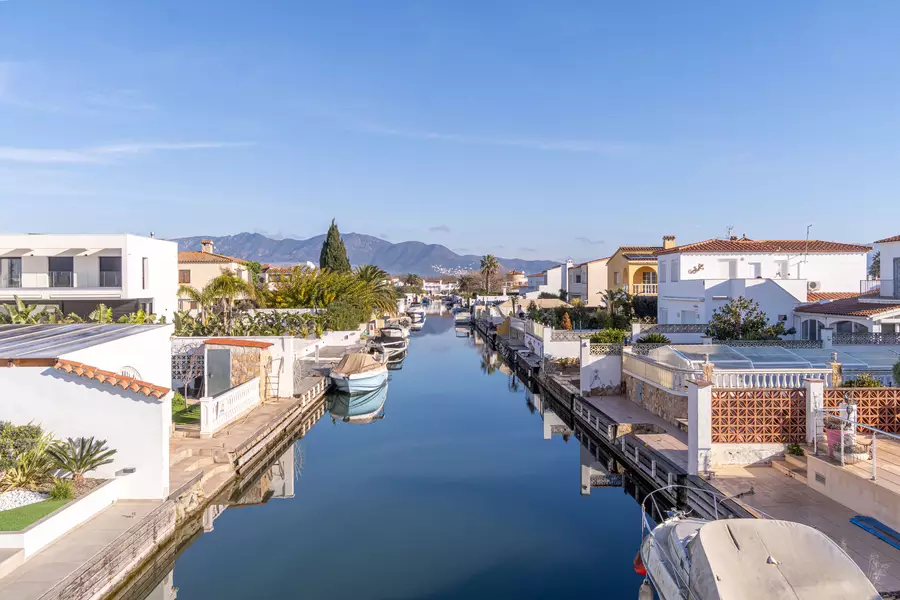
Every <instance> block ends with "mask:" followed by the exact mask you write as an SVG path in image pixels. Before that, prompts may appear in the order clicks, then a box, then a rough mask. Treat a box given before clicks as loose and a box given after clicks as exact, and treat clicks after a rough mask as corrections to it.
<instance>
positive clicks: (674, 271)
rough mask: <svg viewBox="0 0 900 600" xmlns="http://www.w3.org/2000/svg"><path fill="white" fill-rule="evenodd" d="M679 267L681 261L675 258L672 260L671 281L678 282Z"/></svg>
mask: <svg viewBox="0 0 900 600" xmlns="http://www.w3.org/2000/svg"><path fill="white" fill-rule="evenodd" d="M679 269H681V262H680V261H679V260H678V259H677V258H676V259H675V260H673V261H672V283H677V282H678V275H679Z"/></svg>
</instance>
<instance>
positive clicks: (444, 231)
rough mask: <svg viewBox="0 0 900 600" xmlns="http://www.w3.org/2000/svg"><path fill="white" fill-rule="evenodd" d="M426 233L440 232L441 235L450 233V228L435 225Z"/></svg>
mask: <svg viewBox="0 0 900 600" xmlns="http://www.w3.org/2000/svg"><path fill="white" fill-rule="evenodd" d="M428 231H435V232H437V231H440V232H443V233H450V227H449V226H448V225H435V226H434V227H429V228H428Z"/></svg>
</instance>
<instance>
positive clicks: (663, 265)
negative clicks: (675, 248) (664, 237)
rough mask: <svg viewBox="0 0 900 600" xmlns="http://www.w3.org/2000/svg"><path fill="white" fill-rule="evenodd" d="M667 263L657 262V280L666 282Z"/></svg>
mask: <svg viewBox="0 0 900 600" xmlns="http://www.w3.org/2000/svg"><path fill="white" fill-rule="evenodd" d="M668 266H669V265H668V263H664V262H661V263H659V282H660V283H665V282H666V271H667V270H668Z"/></svg>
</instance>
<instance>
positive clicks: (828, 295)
mask: <svg viewBox="0 0 900 600" xmlns="http://www.w3.org/2000/svg"><path fill="white" fill-rule="evenodd" d="M857 296H859V293H858V292H807V293H806V300H807V302H818V301H820V300H843V299H844V298H856V297H857Z"/></svg>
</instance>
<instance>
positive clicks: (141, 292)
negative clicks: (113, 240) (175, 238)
mask: <svg viewBox="0 0 900 600" xmlns="http://www.w3.org/2000/svg"><path fill="white" fill-rule="evenodd" d="M144 257H147V258H148V259H149V273H148V277H147V281H146V282H145V281H144V280H143V267H142V262H143V258H144ZM122 270H123V273H122V279H123V292H125V297H126V298H148V299H152V301H153V312H154V313H155V314H156V315H158V316H164V317H166V319H167V320H168V321H169V322H170V323H171V322H172V320H173V318H174V317H175V310H176V308H177V306H178V244H176V243H175V242H166V241H163V240H157V239H152V238H145V237H140V236H136V235H126V236H125V260H123V261H122ZM145 283H146V287H145V285H144V284H145Z"/></svg>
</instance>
